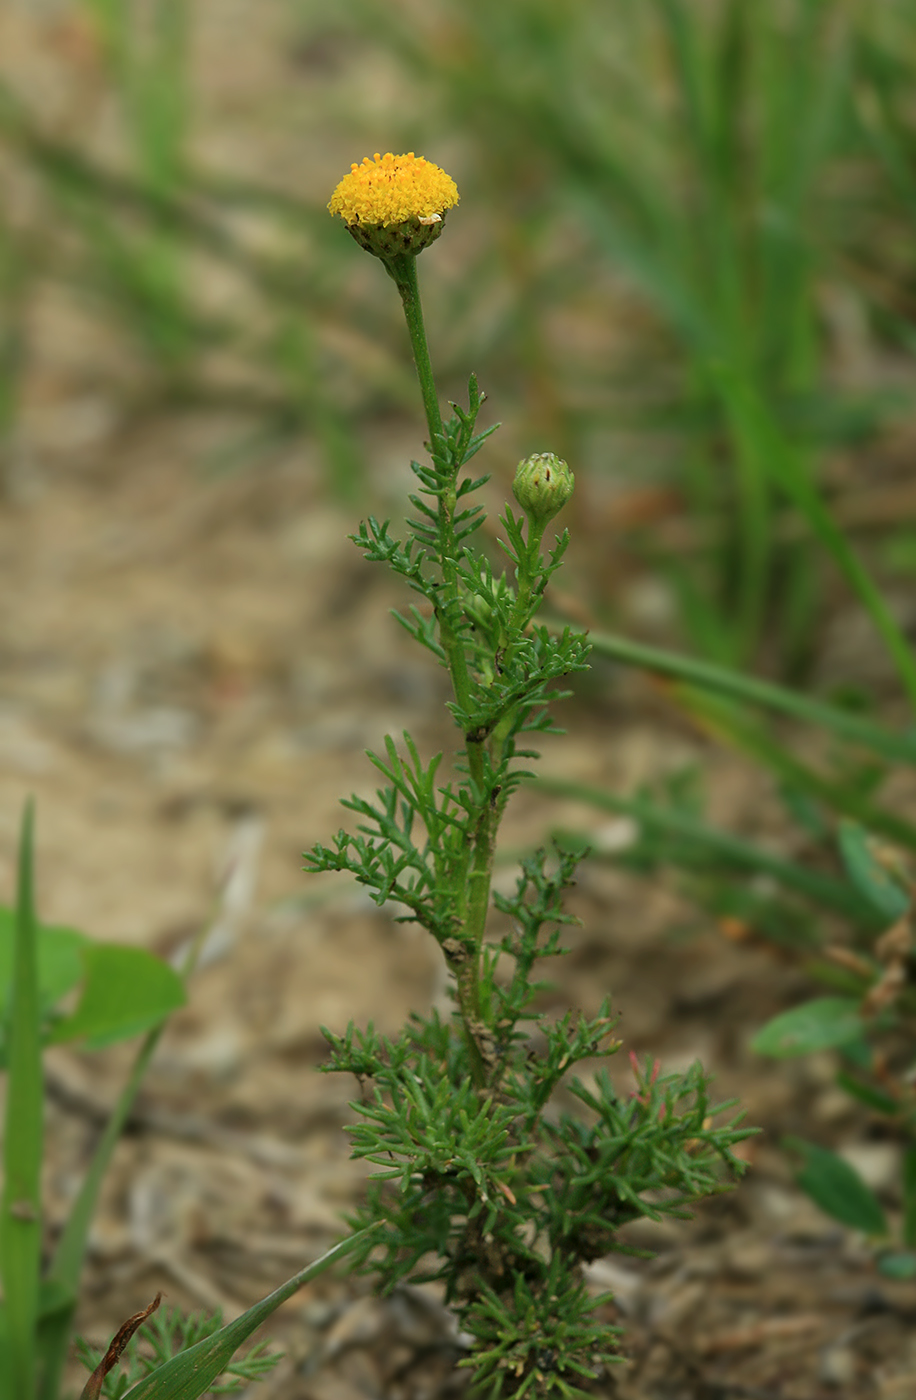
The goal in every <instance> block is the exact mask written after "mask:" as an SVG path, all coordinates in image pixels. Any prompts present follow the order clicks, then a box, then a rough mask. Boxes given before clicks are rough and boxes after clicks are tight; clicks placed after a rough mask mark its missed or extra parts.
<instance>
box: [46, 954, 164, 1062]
mask: <svg viewBox="0 0 916 1400" xmlns="http://www.w3.org/2000/svg"><path fill="white" fill-rule="evenodd" d="M82 954H83V962H84V967H85V973H86V981H85V984H84V986H83V991H82V995H81V997H80V1001H79V1005H78V1006H77V1008H76V1010H75V1011H74V1013H73V1015H72V1016H68V1017H67V1018H66V1019H65V1020H63V1021H60V1022H58V1024H57V1025H56V1026H55V1027H54V1030H53V1032H52V1035H51V1041H52V1042H53V1043H57V1042H59V1041H63V1040H76V1039H77V1038H80V1037H83V1036H85V1037H86V1038H87V1039H88V1041H89V1044H90V1046H91V1047H92V1048H94V1049H97V1048H99V1047H100V1046H103V1045H110V1044H111V1043H112V1042H113V1041H115V1040H126V1039H128V1038H129V1037H130V1036H134V1035H138V1034H139V1033H140V1032H141V1031H146V1030H149V1028H150V1027H151V1026H155V1025H157V1024H158V1022H160V1021H161V1020H163V1019H164V1018H165V1017H166V1016H168V1015H169V1014H170V1013H171V1012H172V1011H175V1010H176V1009H177V1008H178V1007H179V1006H183V1005H184V1001H185V990H184V983H183V982H182V980H181V978H180V977H179V975H178V973H177V972H175V971H174V969H173V968H171V967H169V965H168V964H167V963H164V962H163V961H162V959H161V958H157V957H155V956H154V955H153V954H152V953H148V952H147V951H146V949H145V948H124V947H121V946H120V945H119V944H116V943H93V942H87V943H86V945H85V946H84V948H83V950H82Z"/></svg>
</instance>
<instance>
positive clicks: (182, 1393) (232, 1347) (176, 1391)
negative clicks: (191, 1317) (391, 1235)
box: [125, 1221, 383, 1400]
mask: <svg viewBox="0 0 916 1400" xmlns="http://www.w3.org/2000/svg"><path fill="white" fill-rule="evenodd" d="M382 1223H383V1222H382V1221H375V1222H374V1223H373V1224H372V1225H368V1226H367V1227H366V1228H365V1229H364V1230H358V1231H357V1232H356V1233H355V1234H353V1235H349V1236H348V1237H347V1238H346V1239H344V1240H341V1241H340V1243H339V1244H336V1245H334V1247H333V1248H332V1249H329V1250H328V1251H327V1253H326V1254H322V1255H321V1257H320V1259H316V1260H315V1261H314V1262H313V1263H311V1264H308V1265H306V1267H305V1268H304V1269H302V1270H301V1271H300V1272H299V1273H298V1274H294V1275H293V1277H292V1278H290V1279H287V1281H286V1283H283V1284H281V1285H280V1287H279V1288H277V1289H275V1291H274V1292H273V1293H270V1294H268V1296H267V1297H266V1298H262V1299H261V1300H260V1302H258V1303H255V1304H254V1306H253V1307H250V1308H249V1309H248V1310H247V1312H243V1313H242V1315H241V1316H240V1317H237V1318H236V1319H235V1321H234V1322H228V1323H227V1324H226V1326H225V1327H221V1328H220V1330H219V1331H218V1332H214V1333H213V1334H212V1336H209V1337H204V1338H203V1340H202V1341H200V1342H197V1343H196V1345H195V1346H192V1347H189V1348H188V1349H187V1351H182V1352H179V1354H178V1355H177V1356H173V1357H172V1358H171V1360H170V1361H167V1362H166V1363H165V1365H164V1366H160V1367H159V1369H158V1370H157V1371H154V1372H153V1373H152V1374H151V1375H149V1376H146V1377H145V1378H144V1379H143V1380H142V1381H140V1382H139V1384H137V1385H135V1386H132V1387H131V1389H130V1390H129V1391H128V1392H127V1395H126V1396H125V1400H198V1397H199V1396H201V1395H205V1394H206V1393H207V1391H208V1390H210V1389H211V1388H212V1386H213V1382H214V1381H215V1380H216V1378H217V1376H221V1375H222V1373H223V1372H224V1371H225V1369H226V1367H227V1366H228V1365H229V1362H230V1361H231V1360H232V1357H233V1356H234V1354H235V1353H236V1352H237V1351H238V1349H239V1347H240V1346H241V1345H242V1343H243V1342H245V1341H247V1339H248V1338H249V1337H250V1336H251V1334H252V1332H254V1331H255V1329H256V1328H258V1327H260V1326H261V1323H262V1322H265V1321H266V1320H267V1318H268V1317H270V1315H271V1313H273V1312H275V1311H276V1309H277V1308H278V1307H279V1306H280V1305H281V1303H285V1302H286V1300H287V1298H291V1297H292V1296H293V1294H294V1293H297V1292H298V1291H299V1289H300V1288H302V1287H303V1285H304V1284H306V1283H308V1282H310V1280H311V1279H313V1278H316V1277H317V1275H318V1274H320V1273H323V1272H324V1270H325V1269H327V1268H328V1267H329V1266H330V1265H331V1264H333V1263H334V1262H335V1260H337V1259H339V1258H341V1256H342V1255H344V1254H347V1253H349V1251H350V1250H351V1249H354V1248H355V1247H356V1246H357V1245H360V1244H363V1243H364V1241H365V1239H366V1236H367V1235H370V1234H372V1233H373V1232H374V1231H375V1230H376V1229H378V1228H379V1226H380V1225H381V1224H382Z"/></svg>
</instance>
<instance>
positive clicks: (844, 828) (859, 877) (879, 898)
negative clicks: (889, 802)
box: [839, 821, 910, 924]
mask: <svg viewBox="0 0 916 1400" xmlns="http://www.w3.org/2000/svg"><path fill="white" fill-rule="evenodd" d="M839 844H840V854H841V855H842V857H843V864H844V865H845V866H846V873H847V875H848V876H849V878H850V880H851V881H852V883H853V884H854V885H855V887H856V889H857V890H858V891H859V894H861V895H862V896H863V897H864V898H865V899H867V900H868V901H869V903H870V904H872V905H873V906H874V908H875V909H876V910H877V911H878V913H879V914H881V915H882V916H883V917H884V918H885V919H887V921H888V923H889V924H892V923H896V921H897V920H898V919H902V918H903V916H904V914H906V912H907V910H908V909H909V907H910V898H909V895H908V894H907V892H906V891H905V890H904V889H902V888H901V886H900V885H899V884H898V882H897V881H896V880H895V879H894V878H893V876H892V875H890V874H889V873H888V871H887V870H885V869H884V867H883V866H882V865H880V864H879V862H878V861H877V860H876V859H875V855H874V850H873V848H872V843H871V838H870V837H869V834H868V832H867V831H866V830H865V829H864V827H861V826H859V825H858V823H857V822H852V821H842V822H840V829H839Z"/></svg>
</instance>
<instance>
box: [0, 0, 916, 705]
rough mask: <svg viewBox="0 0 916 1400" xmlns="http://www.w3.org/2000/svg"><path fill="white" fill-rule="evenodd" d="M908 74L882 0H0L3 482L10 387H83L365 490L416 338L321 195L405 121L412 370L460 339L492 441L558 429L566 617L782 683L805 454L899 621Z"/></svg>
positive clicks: (11, 421) (69, 423)
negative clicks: (577, 583)
mask: <svg viewBox="0 0 916 1400" xmlns="http://www.w3.org/2000/svg"><path fill="white" fill-rule="evenodd" d="M914 77H916V9H914V6H913V5H912V3H910V0H882V3H881V4H880V5H875V4H873V3H871V0H769V2H768V3H767V4H766V5H761V4H756V3H753V2H752V0H569V3H568V4H565V5H563V6H558V5H556V4H555V3H552V2H551V0H503V3H501V4H499V5H497V6H494V5H492V4H485V3H483V0H427V3H424V4H420V3H418V2H417V0H404V2H403V3H401V4H399V5H397V6H392V5H390V4H384V3H381V0H346V3H342V4H340V5H338V6H335V7H333V8H329V7H328V6H326V5H321V4H319V3H317V2H316V0H285V2H284V3H281V2H280V0H275V3H274V4H272V5H269V6H264V5H261V6H257V5H254V4H249V3H245V0H213V3H209V4H208V3H202V0H198V2H197V3H191V0H143V3H138V2H137V0H42V3H37V0H31V3H29V2H27V0H6V4H5V6H4V9H3V11H2V14H0V174H2V184H3V189H4V199H3V201H2V212H0V365H2V374H0V464H2V480H3V483H4V489H5V490H6V492H7V493H8V494H10V493H13V494H14V493H15V491H16V490H17V489H20V486H21V483H22V480H23V476H24V475H25V476H26V477H27V474H28V463H27V461H26V460H24V447H23V445H24V444H26V445H27V443H28V439H29V433H28V424H29V423H30V422H34V421H35V420H36V419H37V418H39V417H41V416H42V415H44V416H45V417H46V418H47V416H48V415H49V414H51V415H53V413H54V412H56V411H57V410H58V409H59V408H60V405H61V404H63V405H64V407H65V408H66V406H67V405H68V404H69V405H71V406H72V405H74V404H83V405H84V407H85V405H87V404H89V405H92V404H96V405H99V404H102V405H104V406H105V408H104V411H105V412H111V413H114V414H116V415H117V417H118V419H119V421H123V422H125V423H127V422H129V423H132V424H135V425H136V424H138V423H139V424H142V423H143V421H144V420H145V419H146V418H147V417H148V416H149V415H161V414H179V413H189V412H192V413H198V412H205V413H213V414H216V415H218V416H219V417H220V420H221V422H222V423H223V427H222V429H221V433H220V437H219V445H218V447H217V448H215V449H213V448H211V449H209V450H208V452H207V453H206V460H204V461H202V464H201V465H202V467H204V468H206V469H209V470H230V469H231V470H242V469H243V470H248V471H252V472H259V471H268V470H270V468H271V463H272V462H273V461H275V460H276V459H277V458H278V457H279V456H281V455H283V454H287V453H288V452H289V451H291V450H295V447H296V444H297V443H299V442H303V441H306V440H308V441H311V442H312V443H317V444H318V445H319V447H320V459H321V461H322V463H323V472H324V484H325V489H326V491H327V492H328V493H329V494H333V495H336V496H337V497H340V498H342V499H344V500H347V501H351V502H354V503H355V502H357V501H362V500H363V498H364V495H365V492H366V491H367V490H372V491H374V492H376V493H377V492H378V483H377V477H375V478H372V477H371V476H370V468H371V464H372V462H373V458H374V456H377V455H378V452H379V444H380V443H381V442H383V441H384V439H385V433H386V429H387V427H388V426H389V425H390V423H391V421H392V418H393V416H396V415H399V414H403V415H404V416H405V418H409V419H410V421H412V420H413V418H414V417H415V412H414V408H415V405H414V386H413V383H412V374H413V371H412V366H411V365H410V363H409V360H408V357H407V354H406V349H405V345H404V343H403V333H402V327H401V326H400V324H399V321H398V308H397V306H396V305H393V304H392V299H391V297H390V289H389V288H388V286H387V284H386V281H385V279H384V278H380V277H379V276H378V269H377V268H376V267H375V266H374V265H372V264H371V263H370V260H369V259H368V258H365V257H362V256H361V255H359V254H358V252H357V250H356V249H355V246H354V245H353V244H352V242H351V241H350V240H349V239H348V238H346V236H345V235H344V233H343V230H342V228H341V226H340V224H339V223H335V222H334V221H332V220H331V219H330V218H329V217H328V215H327V212H326V207H325V206H326V201H327V199H328V197H329V194H330V191H331V189H332V188H333V186H334V184H335V183H336V181H337V179H338V178H339V177H340V175H341V174H342V173H344V172H345V170H346V169H347V166H348V164H349V162H350V161H351V160H359V159H360V158H361V157H362V155H364V154H366V153H371V152H373V151H375V150H386V149H391V150H395V151H400V150H416V151H418V152H420V153H422V154H425V155H426V156H428V157H429V158H430V159H432V160H435V161H436V162H437V163H439V164H441V165H443V166H444V167H445V168H446V169H448V170H449V172H450V173H452V174H453V175H454V176H455V178H456V180H457V182H458V185H459V188H460V190H461V194H462V203H461V205H460V206H459V208H458V210H457V211H455V213H454V214H453V216H452V218H451V219H450V221H449V236H448V238H447V239H445V240H443V241H442V242H440V243H439V244H438V245H437V247H436V251H435V254H434V255H432V256H431V257H430V259H429V261H428V262H427V261H424V264H423V271H424V273H425V277H424V283H425V295H426V299H427V303H428V307H427V311H428V320H429V323H430V326H431V328H432V338H433V349H434V357H435V359H436V362H437V365H438V367H439V373H440V378H441V385H440V387H441V390H442V392H443V395H447V396H449V397H458V396H459V395H460V394H461V393H462V392H463V389H462V386H463V382H464V380H465V378H466V374H467V371H468V370H469V369H474V370H475V371H476V372H477V374H478V375H479V377H480V379H481V383H482V384H483V385H484V387H485V388H486V389H487V391H488V393H489V395H490V397H491V399H492V401H493V407H494V411H495V414H496V416H498V417H499V418H501V419H502V420H503V421H504V422H505V423H506V425H507V427H506V428H505V429H504V431H503V432H502V433H500V434H499V436H498V438H497V439H496V440H495V442H494V454H493V457H491V461H492V460H494V458H495V461H496V463H497V466H499V465H500V464H502V465H503V466H504V467H505V469H506V474H508V470H509V468H510V465H511V463H512V462H513V461H514V460H515V459H516V458H517V456H519V455H521V454H522V453H524V452H528V451H531V450H543V449H546V448H549V449H551V450H555V451H558V452H559V453H561V454H562V455H564V456H566V457H567V458H568V459H569V460H570V462H571V463H572V465H573V466H574V468H575V470H576V473H577V477H578V480H579V482H580V491H579V492H578V493H577V498H576V509H577V511H578V516H579V520H578V524H579V526H580V529H581V530H582V531H583V533H584V532H586V531H587V532H588V535H589V538H590V540H591V547H590V561H591V567H590V570H589V577H588V582H587V583H586V584H584V585H583V586H584V587H585V588H586V589H587V591H588V595H589V596H588V597H586V598H584V599H582V600H581V601H582V603H583V605H584V606H585V607H587V609H588V612H589V615H590V616H591V617H592V618H594V619H595V620H597V621H599V622H600V623H602V624H604V625H606V626H620V625H624V626H626V627H627V629H628V630H631V631H632V630H635V631H636V632H637V633H638V632H640V631H645V633H646V635H647V636H649V637H650V638H659V637H661V638H662V639H663V640H666V641H671V640H674V641H676V642H677V643H678V644H680V645H684V646H686V647H689V648H690V649H691V650H694V651H696V652H698V653H699V654H701V655H704V656H706V657H708V658H710V659H713V660H716V661H720V662H725V663H728V664H731V665H737V666H741V667H747V666H751V667H754V668H757V669H760V670H763V671H766V672H769V673H770V674H774V675H777V676H780V677H788V678H790V679H793V680H804V679H805V678H806V677H807V676H808V675H809V673H810V671H811V667H812V663H813V659H814V657H815V655H816V651H817V647H818V640H819V638H820V636H821V635H822V632H823V628H824V625H825V619H826V618H827V616H828V615H829V611H830V606H831V598H833V597H835V594H836V577H835V574H834V572H833V571H832V570H831V568H830V567H829V564H828V562H827V560H826V558H825V557H824V556H823V555H822V553H821V552H820V551H819V550H818V549H817V548H813V547H812V535H811V522H810V520H809V519H807V518H806V517H805V513H804V511H801V513H800V512H799V508H798V502H799V499H801V498H803V497H804V493H805V491H806V490H807V489H809V488H810V487H814V488H816V490H817V491H818V492H819V493H820V494H821V497H822V498H823V499H825V500H826V501H827V502H828V503H829V507H830V510H831V512H832V516H833V518H834V519H835V520H836V521H837V522H838V523H839V525H840V527H841V529H843V530H845V531H846V532H847V533H848V534H851V535H852V536H853V538H854V539H855V543H856V548H857V549H858V550H861V551H862V552H864V554H865V556H866V557H867V559H868V561H869V565H870V567H871V568H872V569H873V570H877V573H878V576H879V578H880V579H881V580H882V582H883V584H884V586H885V594H886V597H887V600H888V606H889V607H890V608H891V610H892V611H893V612H895V615H896V617H897V621H898V622H899V624H900V625H901V626H902V627H903V628H904V629H906V627H907V626H908V625H910V624H913V623H916V609H914V608H913V606H912V603H911V602H909V603H908V601H907V595H908V593H910V592H911V591H912V575H913V571H914V569H916V527H914V525H913V523H912V522H913V520H914V506H916V478H914V474H913V471H912V467H911V461H912V452H913V447H914V443H916V433H914V427H916V403H914V397H913V384H914V379H913V369H914V364H913V356H914V351H916V334H914V304H916V241H914V236H913V235H914V227H916V110H914V93H916V82H914ZM90 416H91V414H90ZM77 418H78V415H77ZM77 418H74V417H73V415H71V417H70V419H69V420H68V419H67V417H66V413H65V414H64V419H63V426H62V428H61V431H62V432H64V433H66V432H68V431H74V432H78V431H79V430H80V429H79V423H78V421H77ZM84 426H85V425H84ZM89 431H90V432H91V428H90V429H89ZM126 469H128V468H127V464H125V470H126ZM370 482H371V484H370ZM796 488H797V489H796ZM634 579H635V580H637V581H638V586H636V585H634ZM898 594H899V597H898Z"/></svg>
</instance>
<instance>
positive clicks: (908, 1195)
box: [902, 1147, 916, 1248]
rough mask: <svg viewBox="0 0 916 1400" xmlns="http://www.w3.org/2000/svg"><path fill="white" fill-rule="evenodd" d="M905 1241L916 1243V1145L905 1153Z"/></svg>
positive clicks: (909, 1243) (903, 1182)
mask: <svg viewBox="0 0 916 1400" xmlns="http://www.w3.org/2000/svg"><path fill="white" fill-rule="evenodd" d="M902 1185H903V1243H904V1244H905V1245H908V1246H909V1247H910V1248H912V1247H913V1246H914V1245H916V1147H908V1148H907V1150H906V1151H905V1152H904V1154H903V1173H902Z"/></svg>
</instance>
